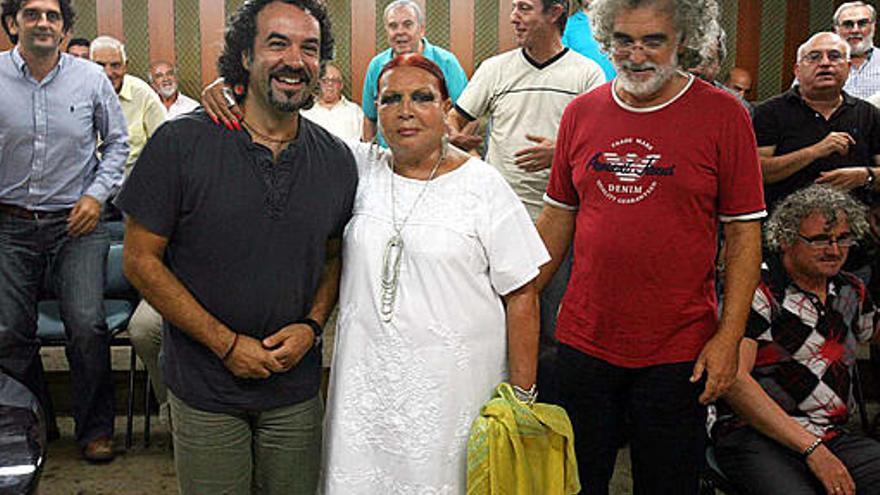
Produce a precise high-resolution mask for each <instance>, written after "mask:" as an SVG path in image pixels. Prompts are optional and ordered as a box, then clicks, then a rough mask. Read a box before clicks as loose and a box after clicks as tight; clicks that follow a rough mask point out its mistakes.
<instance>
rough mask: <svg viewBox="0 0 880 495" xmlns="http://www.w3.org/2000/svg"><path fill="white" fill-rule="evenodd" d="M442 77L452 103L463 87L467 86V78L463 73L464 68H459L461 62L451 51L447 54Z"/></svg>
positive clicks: (456, 99)
mask: <svg viewBox="0 0 880 495" xmlns="http://www.w3.org/2000/svg"><path fill="white" fill-rule="evenodd" d="M443 77H445V78H446V87H447V89H448V90H449V98H450V99H451V100H452V103H455V102H456V101H458V97H459V96H461V93H462V91H464V88H465V87H467V84H468V80H467V74H465V73H464V69H462V68H461V64H460V63H459V62H458V59H457V58H455V55H453V54H452V53H450V54H449V60H448V61H447V62H446V70H445V71H444V74H443Z"/></svg>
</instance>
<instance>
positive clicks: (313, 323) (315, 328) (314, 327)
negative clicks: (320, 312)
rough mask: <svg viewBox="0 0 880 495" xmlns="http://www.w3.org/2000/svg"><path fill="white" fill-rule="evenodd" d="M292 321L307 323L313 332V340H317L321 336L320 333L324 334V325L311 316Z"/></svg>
mask: <svg viewBox="0 0 880 495" xmlns="http://www.w3.org/2000/svg"><path fill="white" fill-rule="evenodd" d="M294 323H302V324H303V325H308V326H309V327H310V328H311V329H312V332H315V341H317V340H319V339H320V338H321V335H323V334H324V327H322V326H321V324H320V323H318V322H317V321H315V320H313V319H311V318H303V319H301V320H296V321H295V322H294Z"/></svg>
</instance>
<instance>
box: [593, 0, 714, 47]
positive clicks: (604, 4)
mask: <svg viewBox="0 0 880 495" xmlns="http://www.w3.org/2000/svg"><path fill="white" fill-rule="evenodd" d="M642 7H655V8H658V9H660V10H665V11H667V12H669V13H671V14H672V20H673V22H674V23H675V29H676V30H677V31H678V35H679V40H680V41H681V43H683V47H684V48H688V49H691V50H694V51H696V52H697V53H699V54H700V55H701V56H703V57H707V56H710V55H711V49H712V48H714V47H715V45H716V44H717V43H718V39H719V37H720V33H719V30H720V29H721V25H720V24H719V23H718V18H719V15H720V10H719V8H718V2H716V0H593V1H592V2H590V23H591V24H592V28H593V36H594V37H595V38H596V41H598V42H599V44H600V45H601V46H602V49H603V50H604V51H605V52H606V53H611V42H612V41H613V35H614V20H615V19H616V18H617V15H618V14H619V13H620V11H621V10H631V9H637V8H642Z"/></svg>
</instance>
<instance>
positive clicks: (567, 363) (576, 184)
mask: <svg viewBox="0 0 880 495" xmlns="http://www.w3.org/2000/svg"><path fill="white" fill-rule="evenodd" d="M591 14H592V20H593V26H594V34H595V36H596V39H597V40H598V41H599V42H600V43H601V44H602V45H604V47H605V49H606V50H608V51H609V53H610V54H611V57H612V61H613V62H614V64H615V68H616V69H617V78H616V79H615V80H614V81H613V82H612V84H609V85H605V86H602V87H600V88H598V89H596V90H594V91H592V92H590V93H588V94H585V95H582V96H579V97H577V98H576V99H574V100H573V101H572V102H571V103H570V104H569V105H568V107H567V108H566V110H565V113H564V114H563V116H562V121H561V123H560V125H559V134H558V137H557V142H556V153H555V155H554V160H553V167H552V172H551V176H550V183H549V185H548V187H547V193H546V194H545V196H544V200H545V203H546V205H545V207H544V209H543V211H542V212H541V216H540V217H539V218H538V222H537V224H538V230H539V231H540V232H541V235H542V237H543V238H544V241H545V243H546V244H547V247H548V249H549V251H550V253H551V256H552V258H553V260H552V261H551V262H550V263H548V264H547V265H544V266H543V267H542V270H541V275H540V276H539V279H538V284H539V287H540V286H542V284H544V283H546V281H547V280H549V279H550V277H551V276H552V274H553V271H554V270H555V268H556V266H558V264H559V263H560V261H561V260H562V259H563V257H564V256H565V251H566V250H567V249H568V246H569V245H570V244H571V241H572V239H574V240H575V242H574V246H573V253H574V254H573V267H572V274H571V280H570V282H569V285H568V289H567V291H566V293H565V296H564V298H563V300H562V306H561V310H560V313H559V318H558V323H557V337H558V338H559V341H560V349H559V354H558V362H559V370H558V372H559V389H560V396H561V402H562V404H563V406H564V407H565V408H566V410H567V411H568V413H569V415H570V416H571V419H572V425H573V427H574V433H575V442H576V443H575V450H576V452H577V455H578V459H579V461H580V462H579V463H578V464H579V466H578V467H579V474H580V480H581V484H582V486H583V488H584V490H585V492H586V493H597V494H602V493H608V482H609V480H610V479H611V475H612V473H613V470H614V462H615V459H616V454H617V449H618V446H619V445H621V443H622V441H623V440H626V439H628V440H629V441H630V446H631V458H632V473H633V489H634V493H636V494H646V493H651V494H676V495H679V494H688V493H694V494H695V493H697V491H698V488H699V473H700V467H701V465H702V460H703V458H704V455H705V419H706V407H705V404H707V403H709V402H712V401H714V400H715V399H716V398H717V397H718V396H719V395H721V394H722V393H723V392H724V391H725V390H726V389H727V388H728V387H729V386H730V384H731V383H733V381H734V379H735V378H736V369H737V362H738V360H737V351H738V349H739V342H740V339H741V338H742V335H743V331H744V327H745V323H746V317H747V316H748V311H749V302H750V300H751V296H752V293H753V292H754V290H755V286H756V284H757V281H758V273H759V264H760V260H761V228H760V222H759V220H760V219H761V218H762V217H764V216H765V215H766V212H765V208H764V200H763V192H762V189H761V170H760V167H759V164H758V157H757V153H756V152H755V137H754V134H753V133H752V130H751V125H750V122H749V116H748V112H747V111H746V110H745V108H743V106H742V105H741V104H740V103H739V102H738V101H737V99H736V98H735V97H734V96H733V95H730V94H729V93H727V92H725V91H722V90H720V89H717V88H714V87H713V86H712V85H710V84H708V83H706V82H704V81H702V80H699V79H698V78H695V77H694V76H693V75H689V74H687V73H684V72H681V71H680V70H679V69H678V56H679V55H680V54H681V53H682V52H683V51H684V50H685V49H694V50H697V51H699V52H700V53H706V51H707V49H708V48H709V47H711V44H712V43H714V42H715V41H716V40H717V38H718V33H717V32H716V31H713V29H712V28H713V26H717V25H718V24H717V22H713V21H714V19H715V18H716V17H717V15H718V5H717V4H716V2H715V0H596V1H595V2H593V3H592V4H591ZM706 109H712V111H706ZM688 129H698V131H697V132H687V130H688ZM683 131H684V132H683ZM719 222H722V223H723V226H724V227H723V229H724V234H725V238H726V240H727V254H726V255H725V261H726V265H727V269H726V271H725V288H726V290H725V293H724V305H723V312H722V314H721V317H720V320H719V318H718V317H717V316H716V315H717V301H716V294H715V290H714V282H715V270H714V267H715V257H716V251H717V241H716V232H717V228H718V223H719Z"/></svg>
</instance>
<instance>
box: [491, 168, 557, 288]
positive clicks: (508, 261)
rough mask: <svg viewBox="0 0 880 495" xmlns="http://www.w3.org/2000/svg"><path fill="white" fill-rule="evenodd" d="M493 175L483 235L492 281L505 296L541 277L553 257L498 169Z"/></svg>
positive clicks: (492, 170) (493, 170)
mask: <svg viewBox="0 0 880 495" xmlns="http://www.w3.org/2000/svg"><path fill="white" fill-rule="evenodd" d="M487 167H490V166H489V165H487ZM491 172H492V177H491V178H490V179H491V180H490V181H487V182H489V185H488V187H487V188H486V192H487V195H486V197H487V205H488V209H489V212H488V215H487V216H486V219H485V222H483V225H482V227H481V229H480V232H479V235H480V240H481V242H482V243H483V248H484V249H485V251H486V257H487V258H488V260H489V279H490V280H491V281H492V286H493V287H494V288H495V291H496V292H498V294H500V295H502V296H503V295H506V294H509V293H510V292H512V291H514V290H516V289H519V288H520V287H522V286H523V285H525V284H526V283H528V282H529V281H531V280H532V279H534V278H535V277H537V276H538V270H539V268H540V267H541V265H543V264H544V263H547V262H548V261H550V254H549V253H548V252H547V248H546V247H544V242H543V241H542V240H541V236H540V235H538V230H537V229H536V228H535V224H534V223H532V219H531V218H530V217H529V214H528V213H527V212H526V208H525V206H524V205H523V204H522V201H520V199H519V198H518V197H517V196H516V194H515V193H514V192H513V189H511V188H510V186H509V185H508V184H507V182H506V181H505V180H504V179H503V178H502V177H501V175H500V174H499V173H498V172H497V171H496V170H495V169H491Z"/></svg>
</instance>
